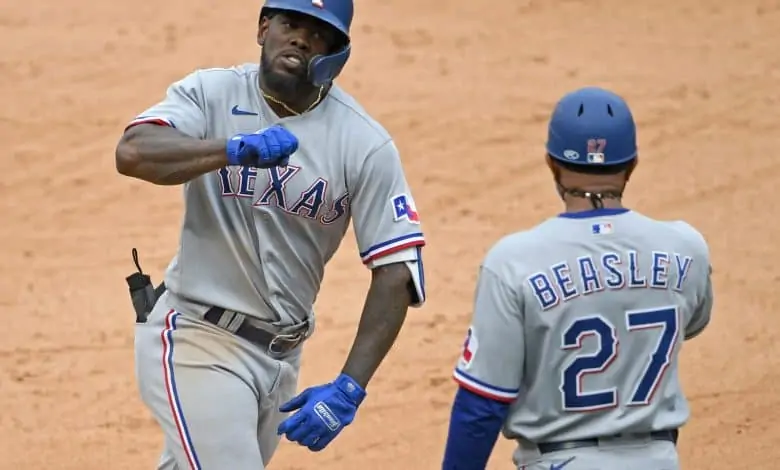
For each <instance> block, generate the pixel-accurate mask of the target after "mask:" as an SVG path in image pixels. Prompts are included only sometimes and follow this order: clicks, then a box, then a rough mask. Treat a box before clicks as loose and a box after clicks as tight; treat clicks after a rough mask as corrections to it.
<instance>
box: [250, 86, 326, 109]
mask: <svg viewBox="0 0 780 470" xmlns="http://www.w3.org/2000/svg"><path fill="white" fill-rule="evenodd" d="M323 88H325V85H320V91H319V93H317V99H316V100H314V102H313V103H312V104H311V105H310V106H309V107H308V108H306V110H305V111H303V112H302V113H299V112H297V111H295V110H293V109H292V108H290V107H289V106H287V104H285V103H284V102H283V101H281V100H278V99H276V98H274V97H273V96H271V95H269V94H268V93H266V92H265V90H262V89H261V90H260V91H262V92H263V97H264V98H265V99H267V100H268V101H272V102H274V103H276V104H278V105H279V106H281V107H283V108H284V109H285V110H287V112H289V113H291V114H293V115H295V116H300V115H301V114H303V113H306V112H309V111H311V110H312V108H314V107H315V106H317V103H319V102H320V100H322V90H323Z"/></svg>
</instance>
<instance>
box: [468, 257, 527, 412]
mask: <svg viewBox="0 0 780 470" xmlns="http://www.w3.org/2000/svg"><path fill="white" fill-rule="evenodd" d="M522 318H523V316H522V297H520V296H519V295H518V294H517V293H516V291H515V290H514V289H512V287H511V286H509V285H508V283H507V281H506V280H504V279H503V278H501V277H500V276H499V275H497V274H496V273H495V272H493V271H492V270H490V269H489V268H486V267H485V266H484V265H483V267H482V268H481V269H480V272H479V276H478V278H477V287H476V293H475V296H474V313H473V314H472V320H471V325H470V326H469V329H468V332H467V334H466V339H465V341H464V342H463V346H462V351H461V355H460V358H459V359H458V363H457V366H456V367H455V371H454V373H453V376H454V379H455V381H456V382H457V383H458V384H459V385H460V386H461V387H463V388H465V389H468V390H470V391H471V392H473V393H476V394H478V395H481V396H483V397H485V398H490V399H493V400H496V401H500V402H504V403H511V402H512V401H514V400H515V398H517V396H518V395H519V393H520V384H521V383H522V380H523V376H522V374H523V362H524V360H525V344H524V341H523V334H524V332H523V321H522Z"/></svg>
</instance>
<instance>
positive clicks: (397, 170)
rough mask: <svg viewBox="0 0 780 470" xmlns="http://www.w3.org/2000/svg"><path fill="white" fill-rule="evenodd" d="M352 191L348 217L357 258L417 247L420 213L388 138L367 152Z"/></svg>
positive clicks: (420, 235) (420, 236)
mask: <svg viewBox="0 0 780 470" xmlns="http://www.w3.org/2000/svg"><path fill="white" fill-rule="evenodd" d="M350 191H351V193H352V202H351V210H352V219H353V225H354V229H355V237H356V238H357V244H358V249H359V251H360V258H361V259H362V261H363V263H364V264H366V265H367V266H370V265H371V263H372V262H374V261H375V260H377V259H379V258H382V257H384V256H388V255H390V254H393V253H397V252H401V251H404V250H406V249H407V248H415V247H417V248H421V247H422V246H424V245H425V237H424V236H423V232H422V229H421V224H420V216H419V214H418V213H417V208H416V207H415V204H414V199H413V198H412V193H411V190H410V188H409V185H408V183H407V181H406V176H405V175H404V171H403V167H402V165H401V158H400V156H399V154H398V149H397V148H396V146H395V144H394V143H393V141H392V140H389V141H387V142H386V143H385V144H384V145H382V146H381V147H379V148H378V149H377V150H375V151H374V152H373V153H372V154H371V155H369V156H368V157H367V158H366V160H365V161H364V163H363V167H362V169H361V171H360V174H359V177H358V178H357V182H356V184H355V185H354V187H353V188H351V189H350Z"/></svg>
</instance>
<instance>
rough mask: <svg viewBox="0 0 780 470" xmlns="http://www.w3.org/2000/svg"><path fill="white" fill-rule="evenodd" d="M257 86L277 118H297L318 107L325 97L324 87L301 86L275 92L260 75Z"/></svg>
mask: <svg viewBox="0 0 780 470" xmlns="http://www.w3.org/2000/svg"><path fill="white" fill-rule="evenodd" d="M258 85H259V86H260V94H261V95H262V97H263V99H264V100H265V102H266V103H267V104H268V106H269V107H270V108H271V109H272V110H273V111H274V113H276V115H277V116H279V117H290V116H298V115H300V114H303V113H305V112H307V111H311V110H312V109H314V108H316V107H317V106H319V104H320V103H321V102H322V99H323V98H324V97H325V94H326V89H325V87H314V86H312V85H302V86H297V87H291V88H290V89H287V90H277V89H275V87H273V86H271V84H270V83H268V82H267V81H266V80H264V77H263V76H262V75H261V77H260V80H259V83H258Z"/></svg>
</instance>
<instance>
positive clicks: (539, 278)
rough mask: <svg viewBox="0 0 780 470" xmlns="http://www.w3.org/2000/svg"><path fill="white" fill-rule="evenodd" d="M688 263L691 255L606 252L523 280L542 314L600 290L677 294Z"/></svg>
mask: <svg viewBox="0 0 780 470" xmlns="http://www.w3.org/2000/svg"><path fill="white" fill-rule="evenodd" d="M692 264H693V258H692V257H691V256H688V255H682V254H679V253H669V252H665V251H652V252H650V253H649V254H647V255H645V254H643V253H639V252H637V251H626V252H624V253H618V252H615V251H607V252H602V253H600V254H595V255H594V254H588V255H583V256H580V257H578V258H576V262H575V263H571V264H570V263H569V262H568V261H561V262H558V263H556V264H553V265H551V266H549V267H548V268H547V270H545V271H540V272H536V273H534V274H532V275H530V276H529V277H528V279H527V281H528V284H529V285H530V286H531V291H532V292H533V295H534V297H535V298H536V300H537V301H538V302H539V307H540V308H541V309H542V311H545V310H549V309H552V308H555V307H556V306H558V305H560V304H561V303H564V302H568V301H570V300H573V299H576V298H577V297H579V296H580V295H587V294H593V293H597V292H602V291H604V290H618V289H624V288H629V289H634V288H647V287H650V288H654V289H669V288H671V289H674V290H676V291H681V290H682V289H683V286H684V284H685V280H686V277H687V275H688V272H689V271H690V268H691V265H692ZM572 265H573V266H572ZM670 277H671V279H670Z"/></svg>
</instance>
